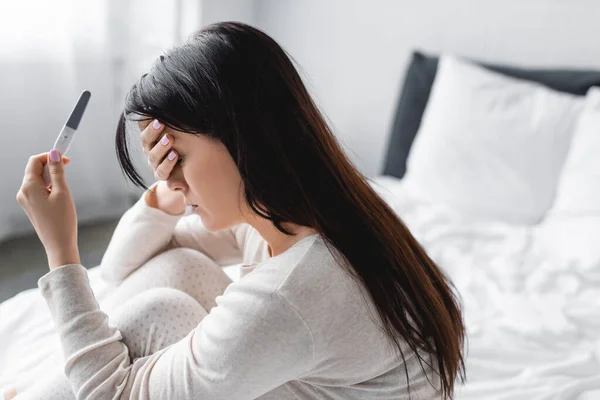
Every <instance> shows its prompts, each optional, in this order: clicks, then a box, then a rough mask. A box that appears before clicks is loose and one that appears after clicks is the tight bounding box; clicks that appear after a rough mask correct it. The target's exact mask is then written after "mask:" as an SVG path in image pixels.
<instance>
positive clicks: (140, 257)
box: [101, 181, 245, 282]
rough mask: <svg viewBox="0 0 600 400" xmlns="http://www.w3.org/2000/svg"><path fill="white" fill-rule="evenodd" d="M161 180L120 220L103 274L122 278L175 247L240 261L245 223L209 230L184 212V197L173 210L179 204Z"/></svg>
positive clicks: (112, 278)
mask: <svg viewBox="0 0 600 400" xmlns="http://www.w3.org/2000/svg"><path fill="white" fill-rule="evenodd" d="M161 182H163V181H159V182H158V183H157V184H154V185H152V186H151V187H150V189H157V193H155V192H154V190H150V191H147V192H144V194H143V195H142V196H141V197H140V199H139V200H138V201H137V202H136V203H135V204H134V205H133V206H132V207H131V208H130V209H129V210H127V211H126V212H125V213H124V214H123V216H122V217H121V219H120V220H119V223H118V224H117V227H116V228H115V231H114V232H113V236H112V238H111V240H110V242H109V244H108V246H107V248H106V250H105V252H104V255H103V257H102V261H101V265H102V267H101V269H102V276H103V278H105V279H106V280H108V281H112V282H121V281H123V280H124V279H125V278H126V277H127V276H129V275H130V274H131V273H132V272H133V271H135V270H137V269H138V268H139V267H140V266H141V265H143V264H145V263H146V262H147V261H148V260H150V259H151V258H153V257H154V256H156V255H157V254H159V253H162V252H164V251H166V250H169V249H171V248H175V247H189V248H193V249H197V250H198V251H201V252H203V253H204V254H206V255H207V256H208V257H210V258H212V259H213V260H215V262H217V263H218V264H220V265H228V264H236V263H239V262H241V261H240V260H241V259H242V251H243V245H244V240H243V238H244V236H245V235H244V234H243V232H239V231H240V230H243V229H245V227H244V226H237V227H233V228H231V229H227V230H224V231H219V232H210V231H208V230H207V229H206V228H204V226H203V225H202V221H201V219H200V217H199V216H197V215H194V214H192V215H188V216H186V215H185V213H184V211H185V204H183V201H182V204H183V207H182V210H183V211H181V212H180V213H179V214H176V212H177V211H179V210H178V209H177V207H179V206H178V205H177V204H176V202H174V201H173V199H172V198H167V194H168V192H166V193H167V194H165V192H164V191H162V190H161V188H160V187H157V186H158V185H161ZM163 183H164V182H163ZM169 192H171V191H169ZM157 195H158V196H160V197H158V198H157ZM159 206H160V207H161V208H159ZM174 213H175V214H174Z"/></svg>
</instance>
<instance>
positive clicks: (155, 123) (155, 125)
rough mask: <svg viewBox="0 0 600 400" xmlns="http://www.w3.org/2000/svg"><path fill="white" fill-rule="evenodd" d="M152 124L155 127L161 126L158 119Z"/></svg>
mask: <svg viewBox="0 0 600 400" xmlns="http://www.w3.org/2000/svg"><path fill="white" fill-rule="evenodd" d="M152 126H153V127H154V129H158V128H160V122H158V120H157V119H155V120H154V122H152Z"/></svg>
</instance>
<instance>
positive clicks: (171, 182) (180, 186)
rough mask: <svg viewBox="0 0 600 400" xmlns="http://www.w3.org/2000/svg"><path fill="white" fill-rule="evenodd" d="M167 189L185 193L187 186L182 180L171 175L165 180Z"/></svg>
mask: <svg viewBox="0 0 600 400" xmlns="http://www.w3.org/2000/svg"><path fill="white" fill-rule="evenodd" d="M167 187H168V188H169V189H170V190H172V191H176V190H180V191H185V190H186V188H187V185H186V183H185V181H184V180H183V179H180V178H177V177H175V176H173V174H171V176H169V178H168V179H167Z"/></svg>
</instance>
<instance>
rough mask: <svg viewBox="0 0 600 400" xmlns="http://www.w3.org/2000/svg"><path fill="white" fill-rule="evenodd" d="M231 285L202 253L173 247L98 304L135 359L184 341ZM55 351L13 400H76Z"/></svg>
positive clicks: (32, 373)
mask: <svg viewBox="0 0 600 400" xmlns="http://www.w3.org/2000/svg"><path fill="white" fill-rule="evenodd" d="M230 283H231V279H230V278H229V277H228V276H227V274H225V272H224V271H223V269H222V268H221V267H220V266H219V265H218V264H216V263H215V262H214V261H213V260H212V259H210V258H209V257H208V256H206V255H205V254H203V253H201V252H199V251H197V250H195V249H190V248H175V249H170V250H167V251H165V252H164V253H160V254H158V255H157V256H155V257H154V258H152V259H150V260H149V261H148V262H146V263H145V264H144V265H142V266H141V267H140V268H138V269H137V270H136V271H134V272H133V273H132V274H131V275H129V276H128V277H127V278H126V279H125V280H124V281H123V282H121V283H120V284H119V285H118V286H116V287H115V288H114V289H113V292H112V293H110V294H109V295H108V296H106V297H105V298H104V299H103V301H101V302H100V301H99V304H100V308H101V309H102V310H103V311H104V312H106V314H107V315H108V317H109V323H110V324H111V325H112V326H115V327H117V328H118V329H119V331H120V332H121V335H122V336H123V339H122V340H123V343H125V345H126V346H127V347H128V348H129V356H130V357H131V358H132V359H134V358H138V357H145V356H148V355H151V354H154V353H155V352H156V351H158V350H160V349H163V348H165V347H167V346H169V345H171V344H173V343H176V342H178V341H179V340H181V339H183V338H184V337H185V336H187V334H188V333H189V332H190V331H191V330H193V329H194V328H195V327H196V326H197V325H198V324H199V323H200V321H201V320H202V318H204V316H205V315H207V314H208V312H210V310H211V308H213V307H214V306H215V305H216V303H215V297H217V296H219V295H221V294H223V292H224V291H225V289H226V288H227V286H228V285H229V284H230ZM57 351H58V352H57V356H56V358H55V359H54V361H53V362H54V364H53V365H51V367H50V368H48V367H47V366H46V367H45V368H43V370H42V371H40V370H38V369H36V370H35V371H32V372H30V373H29V374H27V376H24V377H22V382H27V384H26V385H27V387H25V388H22V385H20V384H16V385H15V386H16V387H17V388H18V390H17V396H16V397H14V399H15V400H41V399H44V400H68V399H75V395H74V393H73V390H72V388H71V385H70V383H69V380H68V379H67V377H66V375H65V373H64V370H63V360H64V359H63V357H62V349H58V350H57ZM40 369H41V368H40ZM23 385H25V383H24V384H23Z"/></svg>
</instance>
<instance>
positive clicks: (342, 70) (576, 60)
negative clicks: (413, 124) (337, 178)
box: [240, 0, 600, 175]
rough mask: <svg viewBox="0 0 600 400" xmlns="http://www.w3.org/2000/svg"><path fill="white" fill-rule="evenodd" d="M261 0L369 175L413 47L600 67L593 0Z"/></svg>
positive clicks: (264, 17)
mask: <svg viewBox="0 0 600 400" xmlns="http://www.w3.org/2000/svg"><path fill="white" fill-rule="evenodd" d="M240 3H246V2H244V1H241V2H240ZM252 3H254V4H253V5H254V6H255V8H256V10H255V12H254V15H252V18H254V19H255V20H256V23H257V25H258V26H259V27H260V28H262V29H263V30H265V31H266V32H267V33H268V34H270V35H271V36H272V37H273V38H275V40H277V41H278V42H279V43H280V44H281V45H282V46H284V47H285V48H286V49H287V50H288V51H289V52H290V53H291V54H292V56H293V57H294V58H295V59H296V60H297V61H298V62H299V63H300V64H301V65H302V67H303V70H304V72H305V74H306V75H307V77H308V79H307V80H306V81H307V82H308V83H309V84H310V86H311V87H310V90H311V92H312V94H313V95H314V96H315V97H316V98H317V101H318V103H319V104H320V105H321V107H322V109H323V110H324V111H325V113H326V114H327V115H328V116H329V118H330V120H331V122H332V124H333V126H334V130H335V132H336V134H337V136H338V138H339V139H340V140H341V141H342V142H344V143H345V144H346V145H347V147H348V151H349V155H350V157H351V158H352V159H353V161H354V162H355V163H356V165H357V166H358V167H359V168H360V169H361V170H362V171H363V172H364V173H366V174H367V175H374V174H378V173H379V172H380V171H381V170H382V167H383V157H384V154H385V151H384V150H385V145H386V141H387V137H388V133H389V128H390V126H391V123H392V113H393V110H394V106H395V102H396V98H397V95H398V92H399V86H400V84H401V82H402V81H401V79H402V74H403V72H404V70H405V68H406V62H407V59H408V55H409V51H410V50H411V49H412V48H421V49H424V50H429V51H435V52H439V51H450V52H456V53H458V54H461V55H464V56H471V57H477V58H480V59H485V60H492V61H500V62H510V63H516V64H522V65H570V66H588V67H595V68H598V69H600V51H599V50H598V49H599V44H598V43H599V40H600V39H599V38H600V24H599V23H598V21H599V20H600V2H598V1H594V0H571V1H565V0H526V1H523V0H504V1H498V0H496V1H491V0H485V1H484V0H453V1H444V0H435V1H434V0H421V1H418V2H417V1H408V0H379V1H353V0H301V1H298V0H256V1H254V2H252Z"/></svg>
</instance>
